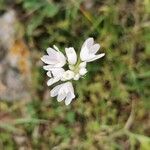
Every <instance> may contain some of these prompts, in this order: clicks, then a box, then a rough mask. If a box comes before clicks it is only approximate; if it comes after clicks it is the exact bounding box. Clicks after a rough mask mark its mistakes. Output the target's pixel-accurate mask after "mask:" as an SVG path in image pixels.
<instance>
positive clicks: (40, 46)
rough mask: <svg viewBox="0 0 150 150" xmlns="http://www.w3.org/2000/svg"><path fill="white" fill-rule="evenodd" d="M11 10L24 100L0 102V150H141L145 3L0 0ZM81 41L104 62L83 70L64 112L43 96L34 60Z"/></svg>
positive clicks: (146, 73)
mask: <svg viewBox="0 0 150 150" xmlns="http://www.w3.org/2000/svg"><path fill="white" fill-rule="evenodd" d="M8 8H13V9H15V10H16V12H17V16H18V18H19V20H20V22H21V26H22V27H23V29H24V33H23V34H24V39H25V41H26V43H27V45H28V47H29V49H30V53H31V61H32V64H33V66H32V85H31V86H32V89H31V95H32V100H20V101H14V102H11V103H10V102H6V101H0V119H1V120H0V149H2V150H3V149H4V150H13V149H20V148H22V147H24V148H25V149H39V150H41V149H43V150H48V149H83V150H84V149H85V150H87V149H89V150H95V149H102V150H103V149H104V150H107V149H108V150H111V149H112V150H123V149H131V150H137V149H141V150H149V147H150V137H149V136H150V122H149V109H150V101H149V99H150V69H149V66H150V1H149V0H142V1H139V0H85V1H83V0H69V1H67V0H62V1H60V0H53V1H52V0H15V1H7V0H6V1H5V0H0V12H1V13H3V12H5V11H6V10H7V9H8ZM87 37H94V38H95V40H96V41H97V42H98V43H100V44H101V52H105V54H106V55H105V57H103V58H102V59H100V60H98V61H96V62H93V63H91V64H89V65H88V70H89V72H88V74H87V76H86V77H85V78H84V79H81V80H80V81H79V82H76V83H75V87H76V90H75V91H76V95H77V98H76V99H75V100H74V101H73V102H72V103H71V104H70V105H69V106H67V107H66V106H65V105H64V103H63V102H61V103H58V102H57V101H56V99H55V98H54V99H52V98H51V97H50V96H49V91H50V89H49V88H48V87H47V86H46V80H47V77H46V73H45V71H44V70H43V69H42V62H41V61H40V57H41V56H42V55H43V54H44V53H45V49H46V48H47V47H48V46H52V45H53V44H56V45H57V46H58V47H59V48H60V49H61V50H62V51H64V47H67V46H74V47H75V49H76V51H77V52H79V51H80V49H79V48H80V47H81V44H82V43H83V41H84V40H85V39H87Z"/></svg>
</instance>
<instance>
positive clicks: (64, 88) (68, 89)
mask: <svg viewBox="0 0 150 150" xmlns="http://www.w3.org/2000/svg"><path fill="white" fill-rule="evenodd" d="M50 95H51V97H55V96H57V101H58V102H61V101H63V100H65V104H66V105H69V104H70V103H71V101H72V100H73V99H74V98H75V95H74V89H73V86H72V83H71V82H66V83H62V84H60V85H57V86H56V87H54V88H53V89H52V90H51V92H50Z"/></svg>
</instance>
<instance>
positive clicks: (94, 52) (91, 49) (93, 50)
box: [89, 44, 100, 54]
mask: <svg viewBox="0 0 150 150" xmlns="http://www.w3.org/2000/svg"><path fill="white" fill-rule="evenodd" d="M99 49H100V45H99V44H94V45H93V46H92V47H91V48H90V51H89V52H90V53H93V54H96V52H97V51H98V50H99Z"/></svg>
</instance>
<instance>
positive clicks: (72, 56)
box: [65, 47, 77, 65]
mask: <svg viewBox="0 0 150 150" xmlns="http://www.w3.org/2000/svg"><path fill="white" fill-rule="evenodd" d="M65 52H66V55H67V58H68V62H69V64H71V65H75V64H76V62H77V54H76V52H75V50H74V48H73V47H69V48H65Z"/></svg>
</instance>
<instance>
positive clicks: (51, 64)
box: [41, 38, 105, 105]
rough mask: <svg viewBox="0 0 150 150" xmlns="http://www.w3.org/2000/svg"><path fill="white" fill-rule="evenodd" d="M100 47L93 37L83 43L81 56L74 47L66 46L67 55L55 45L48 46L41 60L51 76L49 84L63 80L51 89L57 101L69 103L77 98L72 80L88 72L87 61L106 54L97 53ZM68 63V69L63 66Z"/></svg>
mask: <svg viewBox="0 0 150 150" xmlns="http://www.w3.org/2000/svg"><path fill="white" fill-rule="evenodd" d="M99 49H100V45H99V44H97V43H94V39H93V38H88V39H87V40H86V41H85V42H84V43H83V45H82V47H81V51H80V56H79V57H78V56H77V54H76V51H75V49H74V48H73V47H69V48H65V53H66V56H65V55H64V54H63V53H62V52H61V51H59V49H58V47H56V46H55V45H54V46H53V48H51V47H49V48H47V50H46V51H47V54H48V55H44V56H43V57H42V58H41V60H42V61H43V62H44V63H45V64H46V65H45V66H43V68H44V70H46V71H47V76H48V77H49V78H50V79H49V80H48V81H47V85H48V86H51V85H52V84H54V83H57V82H59V81H61V82H62V83H61V84H58V85H56V86H55V87H54V88H53V89H52V90H51V91H50V95H51V97H55V96H57V101H58V102H61V101H63V100H64V101H65V104H66V105H69V104H70V103H71V101H72V100H73V99H74V98H75V94H74V88H73V85H72V82H71V81H72V80H79V79H80V78H81V77H83V76H84V75H85V74H86V73H87V68H86V66H87V63H88V62H92V61H94V60H97V59H99V58H101V57H103V56H104V55H105V54H104V53H101V54H98V55H96V53H97V51H98V50H99ZM66 64H67V65H68V70H65V69H64V68H63V67H64V66H65V65H66Z"/></svg>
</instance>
